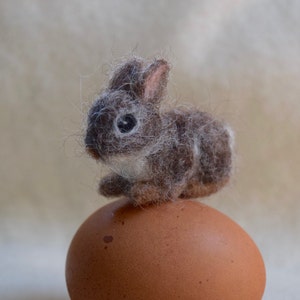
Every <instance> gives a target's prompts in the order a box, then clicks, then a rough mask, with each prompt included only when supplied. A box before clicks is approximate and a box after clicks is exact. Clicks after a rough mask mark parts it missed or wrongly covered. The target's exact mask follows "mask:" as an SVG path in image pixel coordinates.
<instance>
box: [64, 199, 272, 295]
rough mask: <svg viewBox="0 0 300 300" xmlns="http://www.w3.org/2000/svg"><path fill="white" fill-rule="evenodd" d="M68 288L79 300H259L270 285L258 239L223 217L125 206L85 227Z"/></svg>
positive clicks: (188, 206)
mask: <svg viewBox="0 0 300 300" xmlns="http://www.w3.org/2000/svg"><path fill="white" fill-rule="evenodd" d="M66 281H67V287H68V291H69V295H70V297H71V299H72V300H102V299H103V300H104V299H113V300H120V299H130V300H138V299H140V300H150V299H151V300H160V299H161V300H173V299H184V300H194V299H195V300H196V299H197V300H199V299H204V300H213V299H214V300H217V299H220V300H226V299H228V300H234V299H237V300H247V299H248V300H260V299H261V298H262V295H263V292H264V288H265V281H266V278H265V267H264V262H263V259H262V257H261V254H260V252H259V250H258V248H257V247H256V245H255V244H254V242H253V241H252V239H251V238H250V237H249V235H248V234H247V233H246V232H245V231H244V230H243V229H242V228H241V227H240V226H239V225H237V224H236V223H235V222H233V221H232V220H231V219H229V218H228V217H227V216H225V215H224V214H222V213H220V212H218V211H217V210H215V209H213V208H211V207H209V206H206V205H204V204H201V203H199V202H195V201H186V200H185V201H175V202H168V203H164V204H161V205H159V206H157V205H153V206H148V207H144V208H140V207H134V206H133V205H132V204H130V203H129V201H128V200H127V199H121V200H118V201H116V202H113V203H110V204H108V205H106V206H104V207H102V208H101V209H99V210H97V211H96V212H95V213H94V214H92V215H91V216H90V217H89V218H88V219H87V220H86V221H85V222H84V223H83V224H82V225H81V227H80V228H79V230H78V231H77V233H76V235H75V237H74V239H73V241H72V243H71V245H70V248H69V252H68V256H67V262H66Z"/></svg>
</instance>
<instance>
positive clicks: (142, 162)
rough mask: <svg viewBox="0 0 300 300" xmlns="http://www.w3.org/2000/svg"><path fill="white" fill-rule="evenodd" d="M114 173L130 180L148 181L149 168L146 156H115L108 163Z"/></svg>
mask: <svg viewBox="0 0 300 300" xmlns="http://www.w3.org/2000/svg"><path fill="white" fill-rule="evenodd" d="M106 164H107V165H108V167H109V168H111V169H112V170H113V172H115V173H117V174H118V175H120V176H122V177H124V178H126V179H128V180H137V179H138V180H147V179H148V178H149V167H148V162H147V159H146V158H145V156H144V155H141V154H140V155H132V154H131V155H115V156H113V157H111V158H109V159H108V160H107V161H106Z"/></svg>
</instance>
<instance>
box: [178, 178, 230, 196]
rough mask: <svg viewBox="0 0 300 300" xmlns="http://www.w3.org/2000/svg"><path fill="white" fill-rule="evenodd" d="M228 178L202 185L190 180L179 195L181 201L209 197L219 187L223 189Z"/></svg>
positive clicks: (199, 182)
mask: <svg viewBox="0 0 300 300" xmlns="http://www.w3.org/2000/svg"><path fill="white" fill-rule="evenodd" d="M228 179H229V178H226V179H224V180H222V181H221V182H217V183H216V182H212V183H206V184H203V183H202V182H201V181H199V180H197V179H192V180H190V181H189V182H188V183H187V185H186V187H185V189H184V190H183V191H182V193H181V194H180V195H179V198H181V199H193V198H200V197H206V196H209V195H211V194H213V193H215V192H217V191H218V190H219V189H220V188H221V187H223V186H224V185H225V184H226V183H227V181H228Z"/></svg>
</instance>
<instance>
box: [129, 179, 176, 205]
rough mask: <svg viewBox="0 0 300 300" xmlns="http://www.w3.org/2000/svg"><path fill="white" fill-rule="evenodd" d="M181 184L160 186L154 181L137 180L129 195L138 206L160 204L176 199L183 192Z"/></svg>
mask: <svg viewBox="0 0 300 300" xmlns="http://www.w3.org/2000/svg"><path fill="white" fill-rule="evenodd" d="M181 191H182V187H181V186H178V187H177V186H172V187H164V186H158V185H156V184H155V183H153V182H149V181H148V182H136V183H135V184H134V185H133V186H132V188H131V190H130V192H129V196H130V198H131V199H132V201H133V202H134V204H135V205H137V206H144V205H149V204H160V203H163V202H166V201H174V200H176V199H177V198H178V195H179V194H180V193H181Z"/></svg>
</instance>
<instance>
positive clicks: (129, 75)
mask: <svg viewBox="0 0 300 300" xmlns="http://www.w3.org/2000/svg"><path fill="white" fill-rule="evenodd" d="M142 66H143V62H142V60H141V59H138V58H133V59H131V60H129V61H127V62H126V63H124V64H123V65H121V66H120V67H119V68H118V69H117V70H116V71H115V73H114V75H113V77H112V78H111V79H110V81H109V84H108V88H109V89H111V90H124V91H126V92H128V93H129V94H132V95H137V96H140V95H141V94H142V92H143V88H142V85H141V76H142Z"/></svg>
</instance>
